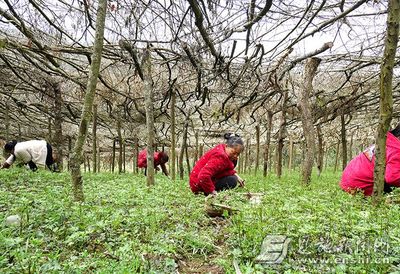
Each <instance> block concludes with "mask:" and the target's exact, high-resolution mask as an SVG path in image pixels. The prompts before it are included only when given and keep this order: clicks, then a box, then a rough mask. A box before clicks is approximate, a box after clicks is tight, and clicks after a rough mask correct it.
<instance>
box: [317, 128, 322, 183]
mask: <svg viewBox="0 0 400 274" xmlns="http://www.w3.org/2000/svg"><path fill="white" fill-rule="evenodd" d="M317 136H318V160H317V168H318V177H319V176H321V173H322V168H323V165H324V143H323V142H324V141H323V138H322V132H321V125H318V126H317Z"/></svg>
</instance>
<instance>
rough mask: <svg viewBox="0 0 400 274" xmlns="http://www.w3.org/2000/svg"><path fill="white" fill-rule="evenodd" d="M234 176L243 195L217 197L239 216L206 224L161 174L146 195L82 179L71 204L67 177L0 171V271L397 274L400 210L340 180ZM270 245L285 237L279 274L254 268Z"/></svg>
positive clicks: (92, 177) (138, 187)
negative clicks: (268, 239)
mask: <svg viewBox="0 0 400 274" xmlns="http://www.w3.org/2000/svg"><path fill="white" fill-rule="evenodd" d="M242 177H243V178H245V179H246V182H247V185H246V186H247V189H236V190H233V191H226V192H223V193H220V194H219V195H218V198H217V202H221V203H224V204H227V205H229V206H231V207H234V208H236V209H238V210H239V211H238V212H236V213H235V214H233V215H232V216H226V217H225V218H210V217H208V216H207V215H206V214H205V208H204V204H205V202H204V196H201V195H197V196H196V195H193V194H192V193H191V192H190V190H189V188H188V184H187V181H180V180H177V181H176V182H172V181H171V180H169V179H168V178H166V177H165V176H162V175H161V174H157V176H156V185H155V186H154V187H152V188H148V187H147V186H146V178H145V177H144V176H143V175H132V174H121V175H117V174H110V173H100V174H89V173H86V174H84V181H85V186H84V191H85V195H86V201H85V202H84V203H81V204H79V203H74V202H72V198H71V186H70V177H69V174H68V173H58V174H57V173H49V172H44V171H42V172H41V171H39V172H30V171H26V170H24V169H18V168H14V169H12V170H7V171H0V219H1V223H0V272H1V273H93V272H95V273H110V272H114V273H177V272H179V273H207V272H210V273H234V271H235V270H234V267H233V261H234V260H235V261H236V262H237V263H238V265H239V267H240V270H241V271H242V272H243V273H282V272H285V273H302V272H307V273H316V272H320V273H329V272H331V273H387V272H396V271H400V267H398V266H397V265H398V264H399V262H400V259H399V255H400V228H399V224H400V217H399V214H398V213H399V209H400V208H399V205H396V204H391V205H388V204H382V205H380V206H378V207H375V206H373V205H372V203H371V201H370V199H364V198H363V197H361V196H355V197H353V196H350V195H348V194H347V193H344V192H343V191H342V190H341V189H340V188H339V187H338V184H337V182H338V180H339V178H340V173H339V172H338V173H334V172H332V171H326V172H324V173H323V174H322V175H321V177H319V178H317V177H313V179H312V183H311V184H310V185H309V186H304V185H302V184H301V183H300V180H299V174H298V173H296V172H291V173H286V174H285V175H284V176H283V177H282V178H281V179H280V180H278V179H277V178H276V177H275V176H274V175H270V176H268V177H267V178H263V177H262V176H261V175H258V176H254V175H246V174H244V175H243V176H242ZM246 191H251V192H259V193H264V196H263V199H262V202H261V203H260V204H251V203H249V201H248V200H247V199H246V195H243V194H244V193H246ZM10 215H19V216H20V217H21V223H20V224H17V225H8V224H6V222H5V219H6V217H7V216H10ZM266 235H286V236H287V237H289V238H290V240H291V242H290V245H289V249H288V254H287V256H286V258H285V259H284V260H283V262H282V263H280V264H272V265H267V266H265V265H264V266H263V265H260V264H256V263H255V261H254V259H255V257H257V255H258V254H259V252H260V246H261V243H262V241H263V239H264V237H265V236H266Z"/></svg>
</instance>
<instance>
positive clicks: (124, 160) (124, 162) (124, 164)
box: [122, 142, 126, 173]
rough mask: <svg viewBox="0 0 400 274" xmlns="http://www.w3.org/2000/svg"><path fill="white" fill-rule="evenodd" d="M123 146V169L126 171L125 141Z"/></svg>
mask: <svg viewBox="0 0 400 274" xmlns="http://www.w3.org/2000/svg"><path fill="white" fill-rule="evenodd" d="M122 148H123V150H122V164H123V167H124V168H123V171H124V173H125V172H126V157H125V155H126V145H125V142H123V145H122Z"/></svg>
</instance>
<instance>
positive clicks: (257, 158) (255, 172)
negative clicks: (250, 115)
mask: <svg viewBox="0 0 400 274" xmlns="http://www.w3.org/2000/svg"><path fill="white" fill-rule="evenodd" d="M255 165H256V166H255V167H254V175H257V172H258V166H259V165H260V124H257V125H256V164H255Z"/></svg>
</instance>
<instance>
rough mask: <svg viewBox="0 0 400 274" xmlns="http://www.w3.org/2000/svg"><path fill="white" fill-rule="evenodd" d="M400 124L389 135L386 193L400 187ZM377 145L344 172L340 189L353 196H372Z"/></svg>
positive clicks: (358, 157) (354, 160)
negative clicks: (358, 193) (359, 193)
mask: <svg viewBox="0 0 400 274" xmlns="http://www.w3.org/2000/svg"><path fill="white" fill-rule="evenodd" d="M399 138H400V123H399V124H398V125H397V127H396V128H395V129H393V130H391V131H389V132H388V133H387V139H386V170H385V187H384V192H385V193H389V192H391V191H392V188H393V187H399V186H400V140H399ZM374 167H375V145H372V146H370V147H369V148H367V149H365V150H364V151H363V152H361V153H360V154H359V155H357V156H356V157H355V158H354V159H352V160H351V161H350V162H349V163H348V164H347V166H346V168H345V169H344V171H343V174H342V178H341V180H340V183H339V184H340V187H341V188H342V189H343V190H344V191H347V192H349V193H351V194H355V193H356V192H362V193H363V194H364V195H365V196H371V195H372V193H373V190H374Z"/></svg>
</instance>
